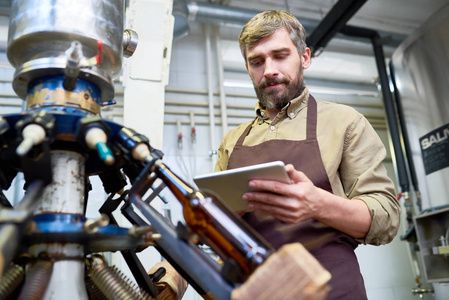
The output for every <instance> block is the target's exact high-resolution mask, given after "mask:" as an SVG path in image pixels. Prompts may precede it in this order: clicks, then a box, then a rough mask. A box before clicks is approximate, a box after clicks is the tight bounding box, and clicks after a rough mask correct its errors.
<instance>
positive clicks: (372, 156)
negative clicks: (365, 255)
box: [215, 88, 401, 245]
mask: <svg viewBox="0 0 449 300" xmlns="http://www.w3.org/2000/svg"><path fill="white" fill-rule="evenodd" d="M308 98H309V91H308V89H307V88H306V89H305V90H304V92H303V93H302V94H301V95H300V96H299V97H298V98H295V99H293V100H292V101H291V102H290V104H289V105H287V106H286V107H284V108H283V109H282V110H281V111H280V112H279V113H278V114H277V116H276V117H275V118H274V119H273V120H270V118H268V115H267V113H266V111H265V110H264V109H262V108H261V107H260V105H259V104H257V105H256V114H257V117H256V120H255V121H251V122H254V123H253V125H252V128H251V131H250V133H249V134H248V136H247V137H246V138H245V140H244V142H243V145H244V146H254V145H258V144H260V143H262V142H265V141H268V140H272V139H287V140H304V139H306V116H307V109H306V108H307V103H308ZM317 114H318V117H317V118H318V119H317V140H318V144H319V147H320V152H321V158H322V160H323V163H324V167H325V169H326V172H327V175H328V177H329V181H330V184H331V186H332V190H333V192H334V194H336V195H338V196H341V197H345V198H348V199H360V200H362V201H364V202H365V203H366V205H367V206H368V208H369V210H370V212H371V216H372V223H371V228H370V230H369V232H368V234H367V236H366V237H365V238H364V239H357V241H358V242H360V243H365V244H373V245H380V244H385V243H388V242H390V241H391V240H392V239H393V238H394V237H395V235H396V233H397V231H398V228H399V221H400V212H401V208H400V204H399V202H398V201H397V199H396V192H395V188H394V184H393V182H392V181H391V179H390V178H389V177H388V176H387V172H386V169H385V167H384V165H383V163H382V161H383V160H384V159H385V156H386V150H385V147H384V145H383V144H382V141H381V140H380V138H379V136H378V135H377V133H376V132H375V130H374V129H373V128H372V126H371V124H370V123H369V122H368V120H366V118H365V117H364V116H363V115H362V114H360V113H358V112H357V111H356V110H355V109H353V108H351V107H349V106H346V105H341V104H337V103H332V102H325V101H319V100H317ZM251 122H247V123H245V124H241V125H240V126H239V127H237V128H235V129H232V130H230V131H229V132H228V133H227V134H226V136H225V137H224V139H223V141H222V142H221V144H220V147H219V149H218V160H217V164H216V166H215V171H222V170H226V169H227V166H228V160H229V157H230V155H231V153H232V151H233V149H234V146H235V144H236V142H237V140H238V138H239V137H240V136H241V135H242V133H243V131H244V130H245V128H246V127H247V126H248V125H249V124H250V123H251ZM292 155H294V153H292Z"/></svg>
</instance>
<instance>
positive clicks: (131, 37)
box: [123, 29, 139, 57]
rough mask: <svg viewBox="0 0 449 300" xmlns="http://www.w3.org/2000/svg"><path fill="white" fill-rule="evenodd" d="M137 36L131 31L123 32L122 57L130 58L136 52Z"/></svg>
mask: <svg viewBox="0 0 449 300" xmlns="http://www.w3.org/2000/svg"><path fill="white" fill-rule="evenodd" d="M138 40H139V36H138V35H137V32H135V31H134V30H131V29H125V31H123V56H125V57H130V56H132V55H133V54H134V51H136V48H137V43H138Z"/></svg>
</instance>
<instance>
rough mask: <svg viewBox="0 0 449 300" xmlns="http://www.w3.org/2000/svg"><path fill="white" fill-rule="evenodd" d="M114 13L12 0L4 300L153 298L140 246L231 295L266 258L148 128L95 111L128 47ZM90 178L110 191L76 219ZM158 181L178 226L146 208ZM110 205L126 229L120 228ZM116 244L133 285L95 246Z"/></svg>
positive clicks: (193, 280)
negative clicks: (18, 185) (12, 198)
mask: <svg viewBox="0 0 449 300" xmlns="http://www.w3.org/2000/svg"><path fill="white" fill-rule="evenodd" d="M123 18H124V1H123V0H95V1H91V0H79V1H71V2H70V3H69V2H67V1H62V0H61V1H59V0H56V1H33V0H16V1H13V3H12V8H11V14H10V25H9V38H8V48H7V55H8V59H9V61H10V62H11V64H12V65H13V67H14V68H15V69H16V71H15V74H14V79H13V88H14V90H15V92H16V93H17V94H18V95H19V97H21V98H22V99H24V100H25V101H26V110H25V111H24V112H22V113H20V114H11V115H3V116H2V117H0V142H1V145H2V147H1V148H0V186H1V189H2V190H6V189H8V188H9V187H10V185H11V183H12V180H13V179H14V178H15V177H16V176H17V174H18V173H19V172H23V174H24V177H25V189H26V193H25V196H24V198H23V199H22V200H21V201H20V203H18V205H16V206H15V207H13V206H12V205H11V204H10V202H9V200H8V199H7V198H6V197H5V196H4V194H3V193H1V194H0V196H1V197H0V200H1V204H2V207H1V211H0V254H1V256H0V277H2V283H1V285H0V298H1V299H6V298H8V297H11V298H15V297H19V298H24V299H25V298H27V297H34V298H33V299H104V298H106V299H151V298H153V297H154V298H157V296H158V291H157V289H156V288H155V285H154V282H153V281H157V280H158V279H160V277H161V276H162V275H163V274H160V276H159V275H158V276H153V277H150V276H149V275H148V274H147V271H146V270H145V269H144V268H143V266H142V264H141V263H140V261H139V259H138V258H137V255H136V253H137V252H139V251H141V250H143V249H145V248H147V247H149V246H154V247H156V249H157V250H159V251H160V252H161V254H162V255H163V256H164V257H165V258H166V259H167V260H168V261H169V262H170V263H171V264H172V265H173V266H174V267H175V268H176V269H177V270H178V272H179V273H181V275H182V276H183V277H184V278H185V279H186V280H187V281H188V282H189V283H190V284H191V285H192V286H193V287H194V288H195V289H196V290H197V291H198V292H199V293H200V294H202V295H211V296H213V297H214V298H216V299H230V298H231V293H232V292H233V290H235V289H236V288H237V287H240V286H242V285H243V284H244V283H245V281H246V280H247V279H248V278H249V277H250V276H251V275H252V274H253V273H254V272H255V270H257V269H259V268H260V266H261V265H263V264H264V263H265V262H266V261H267V260H268V259H270V258H271V257H273V256H275V253H274V250H273V249H272V248H271V246H270V245H269V244H268V243H267V242H266V241H265V240H263V238H261V237H260V236H259V235H258V234H257V233H256V232H254V231H253V230H252V229H251V228H250V227H248V226H247V225H246V224H244V223H243V222H242V221H241V219H240V218H239V217H238V216H237V215H236V214H235V213H234V212H233V211H231V210H230V209H229V208H228V207H227V206H226V205H225V204H223V203H222V202H221V201H220V199H218V198H217V197H216V196H215V195H212V194H208V193H205V192H201V191H197V190H195V189H194V188H192V187H191V186H189V184H187V183H186V182H184V181H183V180H182V179H181V178H179V177H178V176H177V175H176V174H174V173H173V172H171V170H170V169H169V168H168V167H167V166H166V165H165V164H164V163H163V153H162V152H161V151H159V150H157V149H154V148H153V147H151V145H150V143H149V140H148V139H147V138H146V137H145V136H143V135H141V134H139V133H137V132H135V131H134V130H132V129H131V128H127V127H124V126H121V125H119V124H117V123H114V122H110V121H107V120H104V119H102V118H101V116H100V111H101V107H102V106H104V105H109V104H111V103H113V98H114V86H113V82H112V78H113V77H114V76H116V75H117V74H118V73H119V72H120V70H121V64H122V57H123V55H124V54H125V55H126V56H130V55H132V53H133V51H134V50H135V49H136V46H137V33H135V32H133V31H132V30H125V31H124V30H123ZM91 175H99V177H100V178H101V180H102V182H103V186H104V190H105V192H106V193H107V194H109V195H110V196H109V198H108V199H107V200H106V201H105V202H104V205H103V206H102V207H101V209H100V213H101V217H100V218H98V219H97V220H90V219H86V217H85V212H86V205H87V201H88V194H89V176H91ZM128 180H129V182H130V183H131V188H129V189H126V187H127V182H128ZM164 189H169V190H170V191H171V192H172V193H173V194H174V196H175V197H176V198H177V199H178V200H179V201H180V202H181V204H182V205H183V209H184V218H185V221H186V225H184V224H182V223H178V225H177V226H174V225H172V224H171V223H170V222H168V220H167V219H165V218H164V217H163V216H162V215H161V214H160V213H159V212H158V211H157V210H155V209H154V208H153V207H152V206H151V205H150V203H151V202H152V201H153V200H154V199H155V198H158V197H159V194H160V192H161V191H162V190H164ZM115 211H120V212H121V213H122V214H123V215H124V216H125V217H126V218H127V219H128V220H129V221H130V222H131V224H133V226H132V227H130V228H123V227H120V226H119V225H118V224H117V221H116V220H115V218H114V216H113V214H112V213H113V212H115ZM202 244H206V245H207V246H209V247H210V248H211V249H212V251H213V252H214V253H215V254H217V255H218V256H219V257H220V258H221V260H222V263H219V262H217V261H216V260H214V259H212V258H211V257H210V256H209V255H207V254H206V253H205V252H204V251H202V250H201V249H200V247H199V245H202ZM115 251H120V252H121V253H122V254H123V256H124V258H125V261H126V262H127V264H128V266H129V267H130V269H131V272H132V274H133V276H134V278H135V280H136V282H137V285H138V287H136V288H134V287H133V286H132V285H130V284H128V282H127V280H126V279H125V278H124V276H123V275H122V274H121V273H120V272H119V271H118V270H117V269H116V268H114V267H113V266H109V265H108V262H107V260H106V258H105V256H103V255H101V254H100V253H102V252H115ZM304 259H305V260H307V259H309V258H307V257H304ZM310 266H312V265H310V264H309V266H308V267H310ZM312 269H313V268H312ZM293 271H294V270H293ZM320 272H322V273H320ZM162 273H163V272H162ZM318 273H319V274H320V275H322V274H324V276H321V277H320V281H319V283H317V282H315V284H316V288H317V289H321V290H323V291H326V290H325V289H322V287H323V286H325V284H326V282H327V280H328V279H329V276H328V275H326V274H327V273H326V271H325V270H324V269H323V270H321V269H319V272H318ZM294 284H295V283H294ZM324 293H325V292H324ZM321 294H323V293H321ZM234 299H238V298H235V297H234Z"/></svg>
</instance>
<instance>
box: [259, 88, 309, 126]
mask: <svg viewBox="0 0 449 300" xmlns="http://www.w3.org/2000/svg"><path fill="white" fill-rule="evenodd" d="M308 100H309V89H308V88H307V87H305V88H304V91H302V93H301V95H299V96H298V97H296V98H294V99H292V100H291V101H290V102H289V103H288V104H287V105H286V106H285V107H284V108H283V109H282V110H281V112H282V113H283V114H285V113H287V116H288V117H289V118H290V119H294V118H295V117H296V115H297V114H298V113H299V112H300V111H301V110H302V109H303V108H304V107H306V106H307V103H308ZM255 111H256V115H257V117H258V118H259V121H260V122H263V121H266V120H267V119H269V118H268V113H267V111H266V110H265V109H264V108H262V106H261V105H260V101H258V102H257V104H256V107H255ZM281 112H280V113H281Z"/></svg>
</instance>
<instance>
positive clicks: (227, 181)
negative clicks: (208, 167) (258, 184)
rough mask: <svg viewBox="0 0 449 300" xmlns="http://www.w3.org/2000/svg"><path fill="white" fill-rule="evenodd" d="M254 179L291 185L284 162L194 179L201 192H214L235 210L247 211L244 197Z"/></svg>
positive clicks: (232, 170)
mask: <svg viewBox="0 0 449 300" xmlns="http://www.w3.org/2000/svg"><path fill="white" fill-rule="evenodd" d="M252 179H264V180H276V181H280V182H284V183H291V181H290V177H289V176H288V174H287V172H286V171H285V165H284V163H283V162H282V161H274V162H269V163H264V164H258V165H253V166H248V167H243V168H237V169H231V170H226V171H221V172H215V173H210V174H205V175H200V176H196V177H194V178H193V181H195V183H196V185H197V186H198V188H199V189H200V190H204V191H212V192H214V193H216V194H218V195H219V196H220V198H221V199H222V200H224V202H226V203H227V204H228V205H229V206H230V207H231V208H232V209H234V210H246V209H247V208H248V203H247V201H245V200H242V195H243V194H244V193H245V192H248V191H250V190H251V189H250V188H249V186H248V183H249V181H250V180H252Z"/></svg>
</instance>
